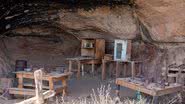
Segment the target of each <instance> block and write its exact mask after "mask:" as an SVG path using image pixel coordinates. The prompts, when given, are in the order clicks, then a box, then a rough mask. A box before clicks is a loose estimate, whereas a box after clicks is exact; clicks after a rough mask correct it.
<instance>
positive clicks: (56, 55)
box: [2, 0, 185, 79]
mask: <svg viewBox="0 0 185 104" xmlns="http://www.w3.org/2000/svg"><path fill="white" fill-rule="evenodd" d="M173 4H175V5H173ZM28 6H29V8H27V9H26V10H23V15H20V16H19V15H18V16H15V19H13V18H10V17H12V16H8V17H6V18H8V20H9V21H13V22H7V23H8V24H6V25H4V26H5V28H4V30H6V27H8V26H9V28H8V29H7V31H6V34H3V35H2V37H3V41H4V43H5V45H6V49H7V54H8V56H9V57H10V59H9V60H10V64H11V65H14V63H15V60H16V59H25V60H28V62H29V63H30V65H35V66H37V65H38V66H40V67H42V66H52V65H53V66H60V65H63V64H65V58H66V57H73V56H78V55H79V52H80V50H79V48H80V47H79V46H80V38H81V37H93V38H105V39H106V41H107V42H106V53H111V54H113V51H112V50H113V40H114V39H132V40H133V44H132V45H133V47H132V59H136V60H142V61H143V62H144V66H143V69H144V71H143V73H144V74H145V75H146V76H148V77H149V76H150V77H154V78H155V79H158V78H159V79H160V73H161V69H162V68H164V67H166V66H168V65H170V64H173V63H176V64H178V65H180V64H185V27H184V26H185V23H184V21H185V16H184V15H185V14H184V13H185V12H184V9H185V6H184V1H183V0H155V1H153V0H136V8H135V9H134V8H131V7H129V6H125V5H120V6H116V7H113V8H110V7H108V6H100V7H96V8H94V9H91V10H89V11H86V10H84V9H77V10H75V11H71V10H68V9H61V5H51V6H50V7H48V6H43V5H39V4H37V5H36V4H29V5H28ZM31 8H32V9H31ZM18 17H19V19H18V20H21V22H20V21H17V20H16V18H18ZM11 23H14V24H11ZM2 49H4V48H2Z"/></svg>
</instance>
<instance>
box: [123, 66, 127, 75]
mask: <svg viewBox="0 0 185 104" xmlns="http://www.w3.org/2000/svg"><path fill="white" fill-rule="evenodd" d="M123 76H124V77H126V76H127V63H124V70H123Z"/></svg>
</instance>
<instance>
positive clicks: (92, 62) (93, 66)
mask: <svg viewBox="0 0 185 104" xmlns="http://www.w3.org/2000/svg"><path fill="white" fill-rule="evenodd" d="M94 69H95V68H94V61H93V62H92V74H93V76H94Z"/></svg>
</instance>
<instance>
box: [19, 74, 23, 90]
mask: <svg viewBox="0 0 185 104" xmlns="http://www.w3.org/2000/svg"><path fill="white" fill-rule="evenodd" d="M19 76H20V77H19V78H18V88H23V76H22V74H21V75H20V74H19Z"/></svg>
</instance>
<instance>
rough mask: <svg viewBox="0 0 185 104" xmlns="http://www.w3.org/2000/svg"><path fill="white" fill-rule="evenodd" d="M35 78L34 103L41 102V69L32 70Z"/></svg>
mask: <svg viewBox="0 0 185 104" xmlns="http://www.w3.org/2000/svg"><path fill="white" fill-rule="evenodd" d="M34 78H35V93H36V98H37V100H36V104H43V103H44V97H43V92H42V70H37V71H35V72H34Z"/></svg>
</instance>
